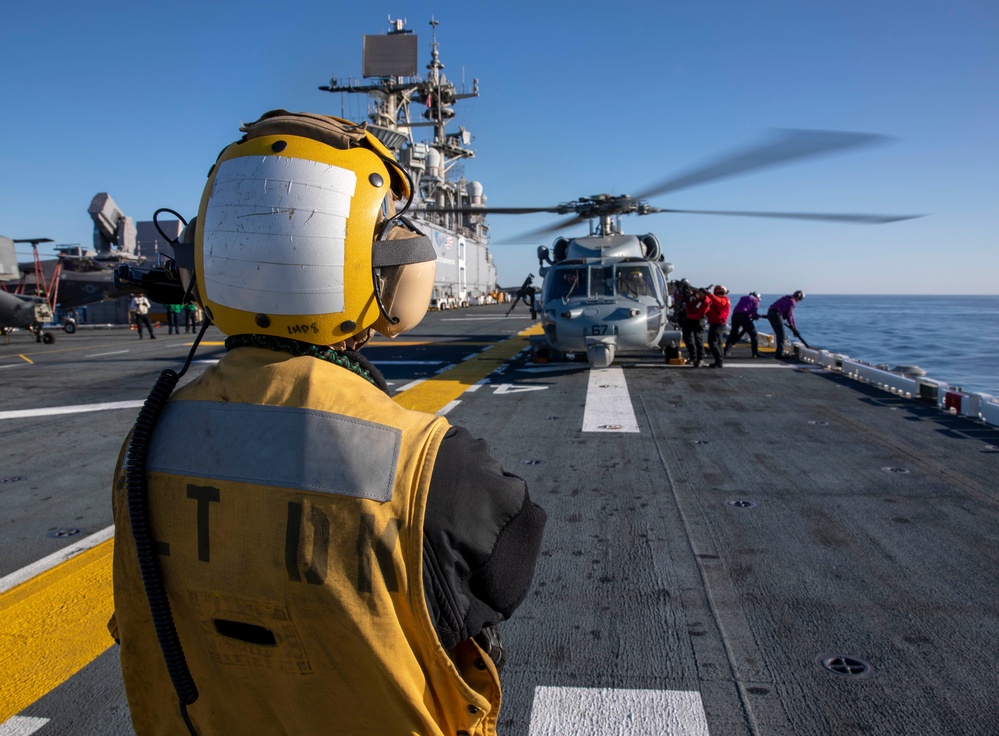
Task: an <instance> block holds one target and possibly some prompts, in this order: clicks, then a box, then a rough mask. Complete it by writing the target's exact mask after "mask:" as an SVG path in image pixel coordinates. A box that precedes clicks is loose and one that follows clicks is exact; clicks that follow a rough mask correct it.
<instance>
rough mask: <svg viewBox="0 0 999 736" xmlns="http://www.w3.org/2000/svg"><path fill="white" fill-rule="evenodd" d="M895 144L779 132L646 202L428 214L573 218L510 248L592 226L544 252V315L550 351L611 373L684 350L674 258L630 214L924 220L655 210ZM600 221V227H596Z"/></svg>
mask: <svg viewBox="0 0 999 736" xmlns="http://www.w3.org/2000/svg"><path fill="white" fill-rule="evenodd" d="M886 140H888V139H887V138H886V137H885V136H880V135H873V134H868V133H848V132H837V131H817V130H785V131H779V132H778V135H777V136H776V138H775V139H773V140H770V141H767V142H764V143H762V144H759V145H755V146H752V147H750V148H747V149H745V150H742V151H738V152H736V153H734V154H731V155H728V156H726V157H724V158H722V159H720V160H717V161H714V162H711V163H708V164H706V165H702V166H699V167H696V168H694V169H691V170H689V171H687V172H684V173H682V174H680V175H677V176H672V177H670V178H668V179H666V180H664V181H661V182H659V183H658V184H656V185H653V186H651V187H649V188H647V189H646V190H644V191H643V192H641V193H640V194H639V195H637V196H635V197H631V196H628V195H610V194H601V195H597V196H593V197H583V198H580V199H577V200H573V201H570V202H564V203H562V204H559V205H555V206H552V207H486V206H482V205H471V206H467V207H447V206H441V207H428V208H425V209H426V210H427V211H435V212H456V213H457V212H462V213H476V214H483V215H485V214H531V213H538V212H550V213H554V214H560V215H569V214H571V215H572V217H571V218H570V219H568V220H565V221H563V222H560V223H557V224H555V225H553V226H550V227H545V228H542V229H540V230H536V231H533V232H531V233H525V234H523V235H521V236H518V237H516V238H512V239H510V241H508V242H523V240H524V239H525V238H526V237H533V236H535V235H540V234H543V233H550V232H557V231H560V230H566V229H567V228H570V227H572V226H575V225H578V224H580V223H582V222H589V234H588V235H587V236H584V237H573V238H567V237H564V236H559V237H557V238H556V239H555V242H554V243H553V245H552V247H551V249H549V248H547V247H546V246H540V247H539V248H538V260H539V263H540V266H541V267H540V269H539V271H540V275H541V276H543V277H544V283H543V285H542V288H541V299H540V308H539V310H538V311H539V312H540V314H541V320H542V326H543V329H544V341H545V343H546V345H544V346H543V347H546V348H547V349H548V352H549V353H552V354H554V355H556V356H558V355H564V356H566V357H569V356H574V355H576V354H585V355H586V358H587V361H588V362H589V364H590V365H591V366H592V367H595V368H604V367H607V366H609V365H610V364H611V363H612V362H613V361H614V357H615V355H616V354H617V352H618V351H625V350H648V349H649V348H655V349H659V350H665V347H666V345H667V344H669V343H670V342H673V343H674V344H679V333H678V332H677V331H676V330H670V329H667V328H668V327H669V309H670V306H671V297H670V293H669V288H668V282H667V277H668V276H669V274H670V272H671V271H672V270H673V265H672V264H671V263H667V262H666V261H665V260H664V256H663V252H662V248H661V247H660V244H659V240H658V238H657V237H656V236H655V235H653V234H651V233H649V234H646V235H627V234H624V232H623V231H622V230H621V225H620V218H621V216H622V215H631V214H634V215H649V214H656V213H687V214H701V215H729V216H743V217H773V218H782V219H797V220H816V221H829V222H848V223H861V224H882V223H887V222H895V221H898V220H906V219H911V218H914V217H920V215H867V214H831V213H809V212H743V211H720V210H677V209H662V208H659V207H654V206H652V205H650V204H648V202H646V201H645V200H647V199H649V198H651V197H655V196H659V195H663V194H666V193H669V192H675V191H678V190H680V189H685V188H688V187H692V186H695V185H698V184H703V183H705V182H708V181H715V180H718V179H722V178H726V177H730V176H734V175H737V174H744V173H748V172H750V171H755V170H760V169H763V168H767V167H770V166H776V165H778V164H783V163H788V162H790V161H793V160H796V159H802V158H807V157H814V156H819V155H822V154H828V153H833V152H837V151H842V150H845V149H848V148H856V147H860V146H865V145H871V144H875V143H880V142H884V141H886ZM594 223H595V224H594Z"/></svg>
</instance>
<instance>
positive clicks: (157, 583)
mask: <svg viewBox="0 0 999 736" xmlns="http://www.w3.org/2000/svg"><path fill="white" fill-rule="evenodd" d="M210 324H211V321H210V320H209V319H207V317H206V318H205V319H204V320H203V321H202V324H201V331H200V332H199V333H198V336H197V337H196V338H195V340H194V345H193V346H192V347H191V352H190V353H189V354H188V356H187V361H186V362H185V363H184V367H183V368H182V369H181V371H180V373H177V372H176V371H173V370H170V369H169V368H168V369H167V370H165V371H163V372H162V373H161V374H160V377H159V378H158V379H157V380H156V385H154V386H153V389H152V391H150V392H149V396H148V397H146V401H145V403H144V404H143V405H142V409H140V410H139V416H138V418H137V419H136V420H135V427H134V428H133V429H132V436H131V439H130V440H129V443H128V452H127V455H126V461H125V469H126V473H125V488H126V491H125V498H126V499H127V501H128V521H129V524H130V525H131V527H132V538H133V539H134V540H135V552H136V556H137V557H138V562H139V574H140V576H141V578H142V585H143V587H144V588H145V590H146V600H147V601H148V602H149V610H150V613H151V614H152V620H153V628H154V630H155V631H156V638H157V640H158V641H159V644H160V650H161V651H162V652H163V659H164V661H165V663H166V668H167V673H168V674H169V675H170V681H171V682H172V683H173V688H174V690H176V692H177V699H178V700H179V701H180V717H181V718H182V719H183V720H184V724H185V725H186V726H187V730H188V731H189V732H190V733H191V736H197V731H196V730H195V729H194V724H193V723H191V719H190V717H189V716H188V714H187V706H189V705H191V704H192V703H194V702H195V701H196V700H197V699H198V687H197V685H195V684H194V678H193V677H192V676H191V670H190V669H189V668H188V666H187V659H186V658H185V657H184V650H183V648H182V647H181V644H180V637H179V636H178V635H177V627H176V626H175V625H174V621H173V613H172V612H171V610H170V599H169V598H168V597H167V591H166V586H165V585H164V582H163V572H162V570H160V565H159V559H158V558H157V552H156V543H155V541H154V539H153V534H152V525H151V523H150V519H149V500H148V486H147V481H146V461H147V459H148V457H149V443H150V441H151V440H152V436H153V430H154V429H155V428H156V423H157V421H159V418H160V414H162V413H163V409H164V407H165V406H166V403H167V401H169V400H170V394H172V393H173V390H174V388H176V386H177V382H178V381H179V380H180V378H181V376H183V375H184V374H185V373H186V372H187V369H188V368H189V367H190V365H191V360H192V359H193V358H194V351H195V350H197V349H198V344H199V343H200V342H201V339H202V338H203V337H204V336H205V332H206V331H207V330H208V326H209V325H210Z"/></svg>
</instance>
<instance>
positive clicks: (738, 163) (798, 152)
mask: <svg viewBox="0 0 999 736" xmlns="http://www.w3.org/2000/svg"><path fill="white" fill-rule="evenodd" d="M888 140H889V138H888V137H887V136H883V135H875V134H872V133H843V132H838V131H831V130H783V131H778V135H777V138H776V139H775V140H773V141H770V142H769V143H764V144H763V145H759V146H754V147H751V148H747V149H745V150H744V151H740V152H738V153H735V154H732V155H730V156H727V157H725V158H723V159H720V160H718V161H715V162H713V163H710V164H707V165H704V166H701V167H699V168H695V169H691V170H690V171H687V172H686V173H683V174H680V175H678V176H673V177H670V178H669V179H666V180H664V181H662V182H660V183H659V184H656V185H654V186H652V187H649V188H648V189H646V190H645V191H643V192H640V193H639V194H636V195H635V199H649V198H651V197H656V196H658V195H660V194H666V193H667V192H675V191H677V190H679V189H686V188H687V187H692V186H695V185H697V184H703V183H705V182H709V181H715V180H717V179H724V178H726V177H729V176H735V175H737V174H745V173H748V172H750V171H755V170H758V169H764V168H768V167H771V166H777V165H779V164H784V163H789V162H791V161H794V160H796V159H800V158H807V157H810V156H819V155H822V154H826V153H833V152H835V151H842V150H845V149H848V148H857V147H860V146H867V145H873V144H876V143H884V142H886V141H888Z"/></svg>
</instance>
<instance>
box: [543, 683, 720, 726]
mask: <svg viewBox="0 0 999 736" xmlns="http://www.w3.org/2000/svg"><path fill="white" fill-rule="evenodd" d="M561 734H588V735H589V736H625V735H627V736H709V733H708V720H707V717H706V716H705V714H704V705H703V703H702V702H701V694H700V693H699V692H697V691H688V690H614V689H609V688H588V687H545V686H539V687H536V688H534V704H533V705H532V706H531V725H530V730H529V731H528V736H561Z"/></svg>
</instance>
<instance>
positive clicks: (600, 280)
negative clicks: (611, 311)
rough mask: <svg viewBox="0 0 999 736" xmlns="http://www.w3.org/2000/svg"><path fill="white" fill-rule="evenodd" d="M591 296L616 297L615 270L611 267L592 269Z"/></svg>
mask: <svg viewBox="0 0 999 736" xmlns="http://www.w3.org/2000/svg"><path fill="white" fill-rule="evenodd" d="M590 296H614V269H613V268H612V267H611V266H592V267H591V268H590Z"/></svg>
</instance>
